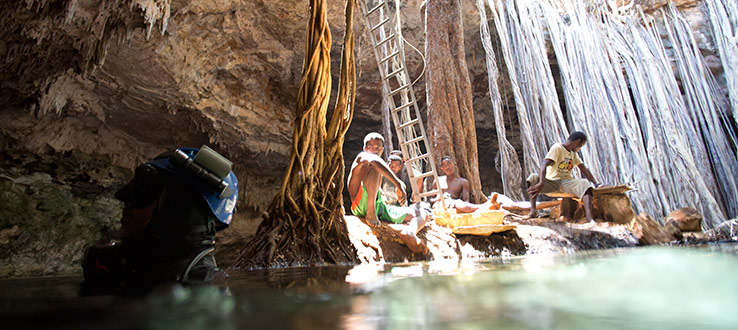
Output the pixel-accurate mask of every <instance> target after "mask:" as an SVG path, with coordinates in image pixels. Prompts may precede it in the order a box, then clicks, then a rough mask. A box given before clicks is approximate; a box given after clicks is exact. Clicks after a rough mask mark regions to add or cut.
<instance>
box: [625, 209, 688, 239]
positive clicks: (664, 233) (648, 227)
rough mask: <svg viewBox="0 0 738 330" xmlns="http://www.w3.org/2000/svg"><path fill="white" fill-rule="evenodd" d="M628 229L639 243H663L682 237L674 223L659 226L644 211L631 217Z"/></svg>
mask: <svg viewBox="0 0 738 330" xmlns="http://www.w3.org/2000/svg"><path fill="white" fill-rule="evenodd" d="M630 230H631V231H632V232H633V234H634V235H635V236H636V238H638V244H640V245H653V244H663V243H668V242H672V241H675V240H681V239H682V233H681V231H680V230H679V228H677V227H676V226H675V225H674V224H669V225H667V226H661V225H660V224H659V223H658V222H656V220H654V219H653V218H651V216H650V215H648V214H646V213H641V214H639V215H637V216H636V217H635V218H634V219H633V222H632V223H631V225H630Z"/></svg>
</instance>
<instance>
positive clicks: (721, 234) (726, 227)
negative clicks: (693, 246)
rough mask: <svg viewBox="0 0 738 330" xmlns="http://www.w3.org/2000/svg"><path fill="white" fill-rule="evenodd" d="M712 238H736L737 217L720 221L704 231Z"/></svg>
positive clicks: (737, 235) (737, 228)
mask: <svg viewBox="0 0 738 330" xmlns="http://www.w3.org/2000/svg"><path fill="white" fill-rule="evenodd" d="M705 234H707V235H709V236H710V238H711V239H713V240H731V241H736V240H738V218H736V219H732V220H728V221H726V222H723V223H721V224H720V225H719V226H717V227H715V228H714V229H711V230H707V231H705Z"/></svg>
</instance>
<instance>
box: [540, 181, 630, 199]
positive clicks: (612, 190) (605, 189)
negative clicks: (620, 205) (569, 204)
mask: <svg viewBox="0 0 738 330" xmlns="http://www.w3.org/2000/svg"><path fill="white" fill-rule="evenodd" d="M631 189H632V188H630V186H628V185H627V184H621V185H617V186H600V187H597V188H595V189H594V191H593V192H592V194H593V196H597V195H604V194H622V193H624V192H626V191H628V190H631ZM546 196H548V197H553V198H579V197H578V196H574V195H572V194H569V193H565V192H550V193H546Z"/></svg>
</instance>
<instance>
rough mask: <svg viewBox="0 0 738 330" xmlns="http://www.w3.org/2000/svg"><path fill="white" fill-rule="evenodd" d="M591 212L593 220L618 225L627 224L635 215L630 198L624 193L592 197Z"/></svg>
mask: <svg viewBox="0 0 738 330" xmlns="http://www.w3.org/2000/svg"><path fill="white" fill-rule="evenodd" d="M592 211H593V214H594V217H595V218H601V219H603V220H605V221H607V222H614V223H618V224H626V223H629V222H630V221H632V220H633V217H635V215H636V214H635V211H633V205H632V204H631V203H630V198H629V197H628V196H626V195H625V194H624V193H613V194H602V195H598V196H594V198H593V199H592Z"/></svg>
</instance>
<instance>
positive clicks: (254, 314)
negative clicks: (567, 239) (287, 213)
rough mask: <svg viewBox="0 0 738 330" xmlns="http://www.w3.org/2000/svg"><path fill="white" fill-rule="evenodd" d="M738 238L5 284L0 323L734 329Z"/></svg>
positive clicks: (2, 285) (32, 325) (124, 326)
mask: <svg viewBox="0 0 738 330" xmlns="http://www.w3.org/2000/svg"><path fill="white" fill-rule="evenodd" d="M736 274H738V244H734V243H731V244H719V245H708V246H702V247H689V248H685V247H649V248H630V249H617V250H600V251H590V252H580V253H576V254H572V255H537V256H526V257H512V258H504V259H492V260H485V261H464V260H462V261H457V260H446V261H435V262H427V263H412V264H392V265H389V264H386V265H361V266H357V267H353V268H352V267H317V268H300V269H278V270H264V271H254V272H231V278H230V280H229V282H228V285H227V287H217V286H200V287H181V286H178V285H166V286H162V287H160V288H157V289H155V290H154V291H152V292H149V293H147V294H144V295H127V296H121V295H117V296H112V295H101V296H91V297H87V296H84V297H83V296H80V295H79V283H80V282H81V278H79V277H55V278H34V279H15V280H3V281H0V319H2V320H3V324H4V325H3V328H6V329H7V328H19V329H20V328H22V329H29V328H54V329H102V328H105V329H132V328H137V329H283V328H296V329H334V328H346V329H735V328H736V327H738V313H736V312H737V311H738V278H737V277H736Z"/></svg>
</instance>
